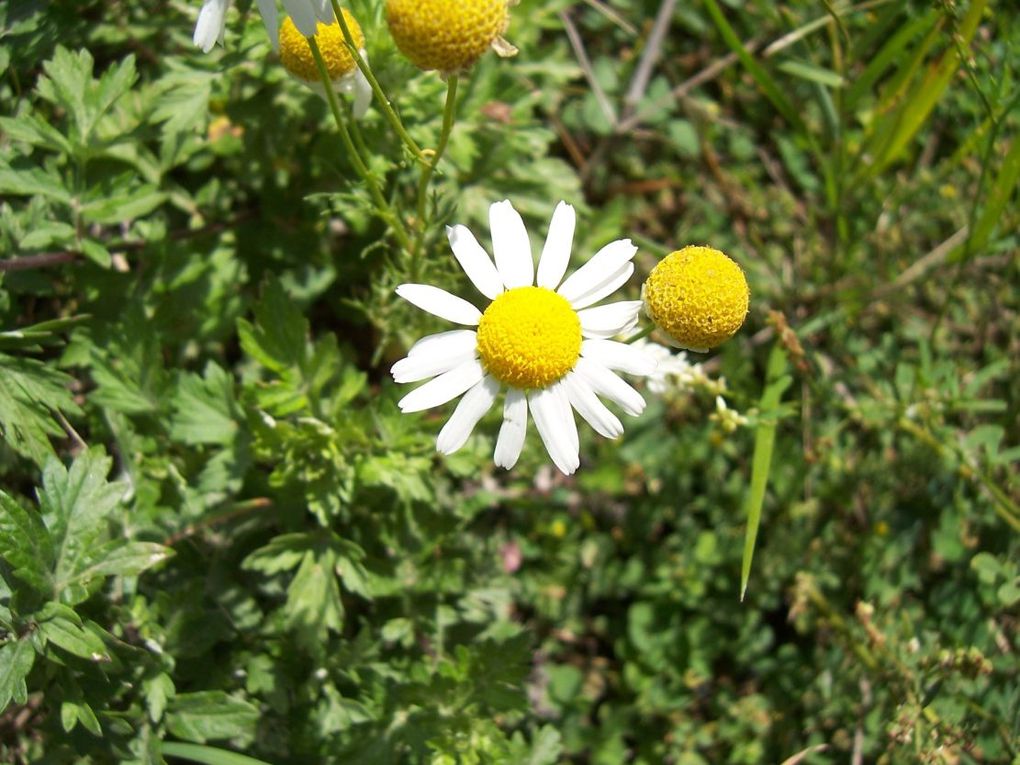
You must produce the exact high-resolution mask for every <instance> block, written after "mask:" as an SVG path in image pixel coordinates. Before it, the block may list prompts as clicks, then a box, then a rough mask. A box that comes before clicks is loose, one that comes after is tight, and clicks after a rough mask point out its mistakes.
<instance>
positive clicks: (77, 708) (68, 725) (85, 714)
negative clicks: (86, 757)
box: [60, 701, 103, 737]
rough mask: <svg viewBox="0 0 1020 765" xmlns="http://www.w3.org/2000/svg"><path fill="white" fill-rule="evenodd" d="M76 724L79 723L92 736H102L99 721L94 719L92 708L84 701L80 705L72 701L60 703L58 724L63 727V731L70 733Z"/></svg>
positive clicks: (94, 714)
mask: <svg viewBox="0 0 1020 765" xmlns="http://www.w3.org/2000/svg"><path fill="white" fill-rule="evenodd" d="M78 723H81V724H82V727H83V728H85V730H87V731H88V732H89V733H91V734H92V735H93V736H99V737H101V736H102V735H103V730H102V728H100V727H99V720H97V719H96V713H95V712H93V711H92V707H90V706H89V705H88V704H87V703H85V702H84V701H83V702H81V703H76V702H73V701H63V702H61V704H60V724H61V725H62V726H63V728H64V731H65V732H66V733H70V732H71V731H72V730H74V727H75V726H76V725H77V724H78Z"/></svg>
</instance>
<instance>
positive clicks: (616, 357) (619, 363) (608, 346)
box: [581, 340, 655, 377]
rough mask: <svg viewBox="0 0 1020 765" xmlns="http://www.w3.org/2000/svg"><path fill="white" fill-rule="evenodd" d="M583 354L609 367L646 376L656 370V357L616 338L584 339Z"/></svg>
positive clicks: (582, 343) (582, 344)
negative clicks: (617, 340) (619, 341)
mask: <svg viewBox="0 0 1020 765" xmlns="http://www.w3.org/2000/svg"><path fill="white" fill-rule="evenodd" d="M581 355H582V356H583V357H585V358H588V359H592V360H594V361H597V362H599V363H600V364H602V366H604V367H607V368H609V369H618V370H619V371H621V372H626V373H627V374H631V375H641V376H642V377H645V376H647V375H650V374H652V373H653V372H654V371H655V358H654V357H652V356H651V355H650V354H648V353H646V352H645V351H643V350H641V349H640V348H635V347H634V346H633V345H628V344H627V343H618V342H616V341H615V340H584V341H582V342H581Z"/></svg>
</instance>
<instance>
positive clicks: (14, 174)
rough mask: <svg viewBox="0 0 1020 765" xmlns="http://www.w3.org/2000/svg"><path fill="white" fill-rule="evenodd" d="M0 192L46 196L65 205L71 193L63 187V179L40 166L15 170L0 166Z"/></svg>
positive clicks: (69, 200)
mask: <svg viewBox="0 0 1020 765" xmlns="http://www.w3.org/2000/svg"><path fill="white" fill-rule="evenodd" d="M0 194H14V195H17V196H33V197H36V196H38V197H46V198H47V199H53V200H55V201H57V202H62V203H63V204H65V205H68V204H70V203H71V196H72V195H71V193H70V192H69V191H68V190H67V189H66V188H64V181H63V179H62V178H60V177H59V176H56V175H51V174H50V173H49V172H47V171H46V170H43V169H42V168H41V167H32V168H28V169H25V170H15V169H14V168H12V167H0Z"/></svg>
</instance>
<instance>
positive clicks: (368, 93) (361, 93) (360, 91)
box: [351, 51, 372, 120]
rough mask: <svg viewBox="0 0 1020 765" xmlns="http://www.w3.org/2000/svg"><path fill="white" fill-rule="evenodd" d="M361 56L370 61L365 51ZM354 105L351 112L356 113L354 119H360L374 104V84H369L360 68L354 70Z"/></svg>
mask: <svg viewBox="0 0 1020 765" xmlns="http://www.w3.org/2000/svg"><path fill="white" fill-rule="evenodd" d="M360 53H361V57H362V58H363V59H365V61H368V56H367V55H365V51H360ZM353 78H354V88H353V90H354V105H353V107H352V109H351V113H352V114H353V115H354V119H356V120H360V119H361V118H362V117H364V116H365V114H366V112H368V107H369V106H371V105H372V86H371V85H369V83H368V80H367V79H365V73H364V72H362V71H361V70H360V69H356V70H355V71H354V75H353Z"/></svg>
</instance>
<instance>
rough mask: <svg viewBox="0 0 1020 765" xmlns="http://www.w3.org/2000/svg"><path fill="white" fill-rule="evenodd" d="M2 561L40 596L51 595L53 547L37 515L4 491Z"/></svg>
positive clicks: (1, 497) (0, 509)
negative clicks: (48, 593) (43, 594)
mask: <svg viewBox="0 0 1020 765" xmlns="http://www.w3.org/2000/svg"><path fill="white" fill-rule="evenodd" d="M0 557H2V558H3V559H4V560H6V561H7V564H8V565H9V566H10V567H11V569H12V571H13V573H14V575H15V576H16V577H18V579H20V580H21V581H23V582H24V583H25V584H27V585H29V586H30V587H33V588H34V589H35V590H37V591H38V592H40V593H46V592H49V591H50V589H51V583H50V565H51V562H52V558H53V546H52V545H51V544H50V535H49V533H48V532H47V531H46V527H45V526H44V525H43V522H42V520H41V519H40V518H39V516H38V514H37V513H35V512H30V511H28V510H25V509H24V508H23V507H21V505H19V504H18V503H17V502H15V501H14V499H13V498H11V497H9V496H8V495H7V494H5V493H4V492H2V491H0Z"/></svg>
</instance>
